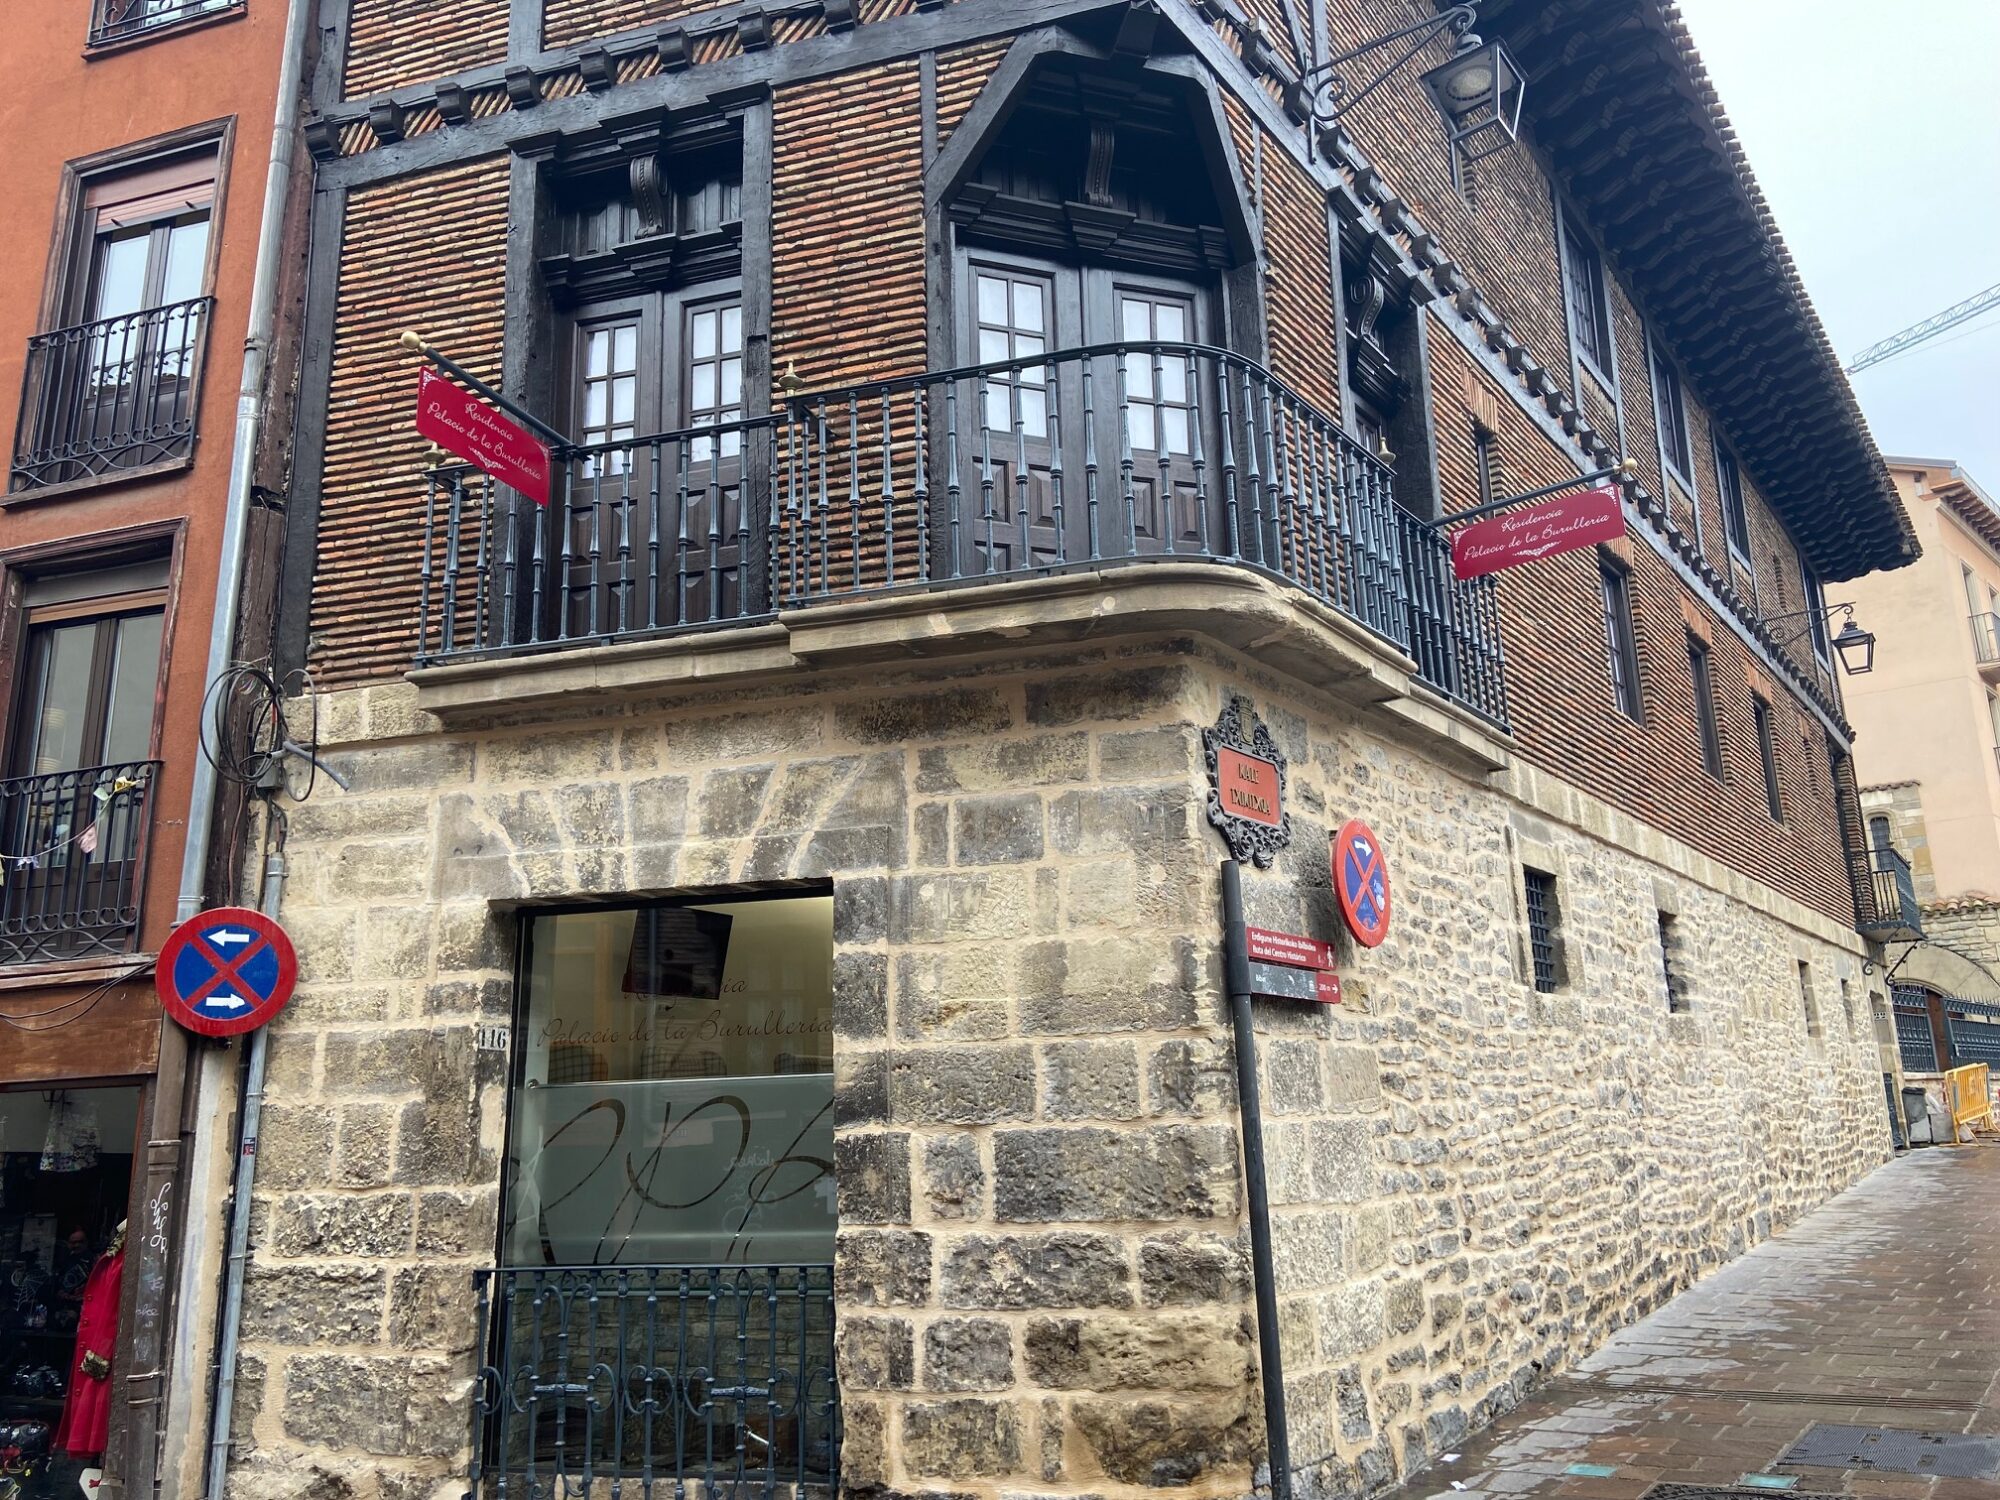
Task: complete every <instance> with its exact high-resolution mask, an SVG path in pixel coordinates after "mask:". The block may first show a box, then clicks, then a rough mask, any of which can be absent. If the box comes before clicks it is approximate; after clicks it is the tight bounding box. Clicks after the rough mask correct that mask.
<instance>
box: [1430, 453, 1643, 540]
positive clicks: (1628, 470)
mask: <svg viewBox="0 0 2000 1500" xmlns="http://www.w3.org/2000/svg"><path fill="white" fill-rule="evenodd" d="M1638 467H1639V466H1638V465H1637V464H1635V463H1633V462H1632V460H1631V459H1629V458H1621V459H1620V460H1619V461H1618V462H1617V463H1615V464H1613V465H1612V466H1611V467H1610V468H1608V469H1599V470H1598V471H1597V472H1596V473H1595V474H1579V475H1577V476H1576V478H1574V479H1565V480H1563V481H1562V482H1561V483H1559V484H1545V485H1543V486H1542V487H1541V488H1540V489H1538V490H1527V491H1524V492H1523V493H1521V494H1519V495H1509V496H1508V497H1507V498H1506V499H1504V500H1488V501H1487V502H1486V503H1485V504H1484V505H1475V506H1473V507H1472V509H1471V510H1455V511H1453V512H1452V513H1451V514H1450V515H1448V516H1439V517H1438V518H1437V519H1436V520H1435V521H1420V522H1418V523H1417V524H1418V525H1420V526H1422V527H1423V528H1424V530H1426V531H1442V530H1444V529H1445V527H1447V526H1456V525H1458V524H1459V523H1460V522H1461V521H1476V520H1478V519H1479V518H1480V517H1481V516H1490V515H1495V514H1497V513H1498V512H1500V511H1503V510H1511V509H1513V508H1514V507H1515V506H1517V505H1526V504H1527V503H1528V502H1529V501H1530V500H1541V499H1544V498H1546V497H1547V496H1549V495H1559V494H1561V493H1562V492H1563V491H1564V490H1573V489H1575V488H1576V487H1577V486H1578V485H1580V484H1592V483H1595V482H1596V481H1597V480H1600V479H1609V478H1611V477H1612V476H1613V475H1614V474H1615V475H1629V474H1632V473H1633V472H1634V471H1636V470H1637V468H1638Z"/></svg>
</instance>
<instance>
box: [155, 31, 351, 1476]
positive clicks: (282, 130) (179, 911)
mask: <svg viewBox="0 0 2000 1500" xmlns="http://www.w3.org/2000/svg"><path fill="white" fill-rule="evenodd" d="M312 8H313V0H288V3H287V6H286V11H285V34H284V40H283V43H282V47H283V51H282V53H281V55H280V58H279V64H278V83H277V97H276V103H275V107H274V112H273V117H272V128H271V151H270V158H269V162H268V165H267V167H266V170H265V177H264V206H263V218H262V220H261V221H260V222H259V224H258V227H257V256H256V262H255V266H254V269H253V271H252V275H251V282H250V307H249V322H248V325H247V328H246V331H245V334H244V340H243V370H242V378H241V379H240V381H239V382H238V384H237V395H236V430H235V435H234V439H233V442H232V445H231V449H230V457H229V487H228V490H227V492H226V498H225V501H224V507H225V508H224V512H223V522H222V541H221V546H220V549H219V556H218V559H217V572H216V585H215V614H214V617H213V619H212V620H211V621H210V624H209V636H208V664H207V668H206V671H205V673H204V675H203V688H204V692H206V689H207V688H208V687H209V686H210V685H212V684H213V683H214V682H215V681H216V679H217V678H219V677H220V676H221V675H222V674H223V673H224V672H225V671H227V670H228V668H229V666H230V663H231V659H232V657H233V656H234V654H235V650H236V614H237V607H238V603H239V600H240V597H241V594H242V588H243V556H244V550H245V547H246V539H247V534H248V530H249V523H250V501H251V491H252V488H253V485H252V479H253V475H254V471H255V464H256V457H257V448H258V443H259V441H260V439H261V437H262V433H263V422H264V411H265V394H264V382H265V377H266V374H267V372H268V369H269V364H270V354H271V346H272V343H273V341H274V338H275V335H276V330H277V308H278V283H279V278H280V275H281V262H282V257H283V252H284V247H285V229H286V225H285V209H286V206H287V203H288V202H289V200H290V197H291V191H292V168H293V162H294V160H295V158H296V157H297V155H298V149H299V114H300V108H301V98H300V95H301V92H302V89H303V87H304V80H305V51H306V43H307V40H308V37H309V34H310V28H309V22H310V19H311V11H312ZM217 788H218V778H217V775H216V770H215V767H214V766H212V765H211V764H209V762H208V759H207V758H206V757H205V756H202V755H196V756H195V757H194V775H193V781H192V784H191V786H190V788H189V791H188V815H187V825H186V826H187V842H186V845H185V847H184V848H183V850H182V854H181V880H180V893H179V898H178V901H177V904H176V910H175V921H176V922H184V921H186V920H187V919H188V918H190V917H192V916H194V915H196V914H197V913H198V912H199V911H200V910H201V909H202V905H203V900H204V897H205V895H206V889H205V886H206V882H205V878H204V877H205V874H206V870H207V865H208V856H209V848H210V844H211V839H212V835H213V831H214V822H215V804H216V793H217ZM188 1052H189V1044H188V1039H187V1036H186V1035H185V1033H183V1032H182V1031H181V1030H180V1028H178V1027H176V1026H172V1025H164V1024H163V1026H162V1034H161V1039H160V1067H159V1074H158V1079H159V1081H158V1084H157V1085H156V1087H155V1090H154V1101H153V1113H152V1118H151V1120H150V1121H149V1122H148V1123H149V1130H148V1142H149V1150H148V1152H147V1159H148V1168H149V1170H148V1174H147V1180H146V1186H145V1198H144V1200H143V1201H144V1202H145V1204H146V1205H147V1206H148V1209H149V1210H150V1209H151V1208H152V1207H153V1206H154V1205H156V1204H160V1205H166V1206H167V1211H166V1214H165V1222H164V1223H163V1224H159V1225H148V1226H146V1228H147V1230H148V1232H146V1233H142V1234H140V1235H139V1236H137V1237H136V1238H137V1239H138V1240H139V1265H138V1268H137V1275H138V1287H139V1298H140V1300H141V1303H142V1308H141V1311H140V1313H139V1314H138V1315H137V1316H135V1318H134V1320H133V1321H134V1327H133V1351H132V1369H133V1373H132V1375H131V1376H130V1377H129V1380H128V1383H129V1384H131V1385H132V1386H133V1387H134V1389H135V1390H142V1391H149V1392H150V1395H147V1396H141V1397H137V1398H135V1400H134V1403H133V1406H134V1416H133V1421H132V1423H131V1430H130V1435H129V1438H128V1443H127V1447H126V1454H127V1465H126V1474H125V1476H124V1477H125V1480H126V1484H127V1496H128V1500H154V1496H155V1494H156V1493H157V1491H158V1488H159V1484H160V1474H159V1457H160V1454H159V1447H160V1442H161V1433H162V1431H163V1430H164V1428H165V1427H166V1426H167V1425H168V1424H167V1422H166V1420H165V1419H164V1414H165V1412H166V1407H167V1402H168V1401H169V1400H170V1399H176V1398H177V1399H179V1400H181V1401H187V1400H190V1399H195V1393H194V1392H193V1391H192V1390H189V1389H186V1387H188V1386H190V1385H191V1384H192V1383H193V1382H192V1379H191V1374H192V1372H191V1371H190V1370H188V1369H187V1368H185V1367H178V1368H177V1373H178V1374H179V1375H180V1376H181V1377H182V1378H181V1380H180V1381H179V1382H177V1383H176V1384H175V1385H168V1386H165V1388H163V1382H164V1377H165V1373H166V1372H165V1371H164V1370H163V1369H162V1368H161V1362H162V1354H163V1352H164V1348H165V1346H166V1343H167V1339H166V1329H165V1318H166V1310H167V1305H168V1281H167V1271H168V1263H169V1260H170V1254H169V1246H171V1245H172V1243H173V1241H174V1238H175V1236H174V1229H175V1226H176V1223H177V1224H178V1226H179V1228H180V1230H181V1231H182V1236H183V1245H182V1255H183V1264H182V1267H181V1276H180V1285H181V1290H182V1292H183V1293H185V1292H187V1291H188V1290H189V1289H190V1288H191V1287H192V1286H193V1285H194V1277H193V1274H192V1273H193V1270H194V1267H193V1263H194V1262H195V1261H196V1260H197V1259H198V1258H199V1257H198V1256H197V1255H196V1254H195V1249H196V1245H197V1244H198V1243H199V1242H200V1241H202V1240H205V1238H206V1228H205V1226H202V1220H201V1219H200V1217H199V1216H198V1215H195V1214H190V1213H187V1212H184V1211H183V1212H180V1213H175V1212H173V1211H172V1208H171V1205H172V1202H173V1194H174V1191H175V1188H176V1186H177V1183H178V1182H184V1181H186V1180H187V1174H186V1172H185V1170H184V1168H185V1165H186V1164H185V1163H184V1162H183V1161H182V1159H181V1152H180V1142H181V1138H182V1133H183V1124H182V1117H183V1109H184V1105H185V1103H186V1093H187V1075H188V1072H189V1067H188ZM227 1056H228V1054H227V1053H225V1052H223V1051H222V1050H221V1049H219V1048H218V1049H212V1050H209V1051H207V1052H205V1053H204V1054H203V1055H202V1056H201V1058H200V1072H201V1078H200V1079H199V1080H198V1082H197V1088H198V1091H199V1093H200V1094H201V1095H202V1096H204V1099H205V1101H207V1102H217V1101H218V1099H219V1095H220V1091H221V1079H220V1073H221V1069H222V1065H223V1063H224V1062H225V1060H226V1058H227ZM215 1117H216V1111H215V1110H213V1109H207V1110H203V1111H201V1112H200V1114H199V1119H200V1120H203V1121H206V1120H209V1119H213V1118H215ZM197 1128H199V1127H197ZM155 1163H157V1165H155ZM197 1226H202V1227H201V1228H199V1230H198V1228H197ZM187 1307H188V1301H187V1299H186V1298H185V1297H183V1298H182V1299H181V1308H182V1312H183V1316H185V1312H186V1309H187ZM185 1332H186V1330H185V1329H183V1330H181V1333H182V1335H183V1336H182V1337H180V1338H179V1339H177V1340H176V1341H175V1344H174V1349H175V1353H176V1356H177V1357H178V1355H179V1354H180V1353H181V1351H182V1350H184V1349H185V1347H186V1345H187V1339H186V1337H185ZM169 1457H170V1459H171V1457H172V1456H171V1455H169ZM169 1488H170V1489H171V1488H172V1485H171V1483H169Z"/></svg>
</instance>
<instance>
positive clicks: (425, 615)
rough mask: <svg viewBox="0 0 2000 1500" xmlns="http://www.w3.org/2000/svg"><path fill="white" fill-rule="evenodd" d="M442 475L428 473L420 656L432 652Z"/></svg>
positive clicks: (419, 562)
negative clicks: (433, 559)
mask: <svg viewBox="0 0 2000 1500" xmlns="http://www.w3.org/2000/svg"><path fill="white" fill-rule="evenodd" d="M437 492H438V474H437V470H435V469H432V470H431V471H430V472H429V473H427V474H425V475H424V546H423V551H422V552H421V553H419V554H418V557H417V658H418V660H420V661H421V660H422V659H423V658H425V657H426V656H428V655H429V654H430V639H431V547H432V544H433V542H434V540H435V537H436V532H437ZM445 649H446V648H445V645H444V632H442V631H440V632H439V641H438V650H439V652H443V651H444V650H445Z"/></svg>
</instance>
